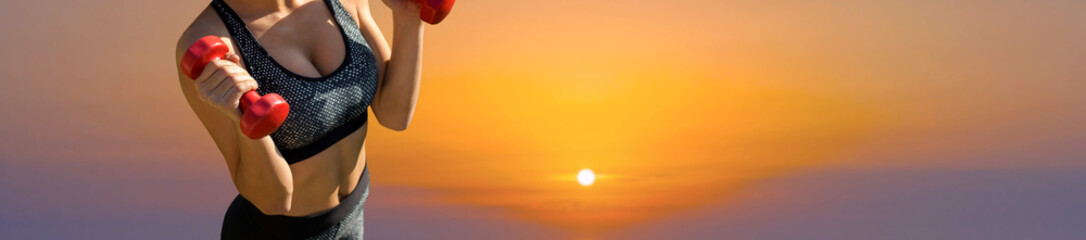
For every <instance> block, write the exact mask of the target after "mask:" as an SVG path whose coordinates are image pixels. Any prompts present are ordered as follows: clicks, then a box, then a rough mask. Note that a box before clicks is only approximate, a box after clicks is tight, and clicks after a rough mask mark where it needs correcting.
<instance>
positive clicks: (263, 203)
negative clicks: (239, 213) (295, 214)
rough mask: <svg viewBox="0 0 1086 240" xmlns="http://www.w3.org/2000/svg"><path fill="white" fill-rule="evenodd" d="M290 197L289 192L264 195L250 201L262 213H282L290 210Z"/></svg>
mask: <svg viewBox="0 0 1086 240" xmlns="http://www.w3.org/2000/svg"><path fill="white" fill-rule="evenodd" d="M290 199H291V194H290V193H287V194H285V196H274V197H266V198H263V199H260V200H257V201H252V203H253V205H254V206H256V208H257V209H260V212H262V213H264V215H283V214H287V212H290V203H291V202H290Z"/></svg>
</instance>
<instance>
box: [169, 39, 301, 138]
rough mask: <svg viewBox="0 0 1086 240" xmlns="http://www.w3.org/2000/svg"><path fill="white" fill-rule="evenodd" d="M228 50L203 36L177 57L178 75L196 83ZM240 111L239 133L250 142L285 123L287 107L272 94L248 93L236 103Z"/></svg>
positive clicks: (288, 108)
mask: <svg viewBox="0 0 1086 240" xmlns="http://www.w3.org/2000/svg"><path fill="white" fill-rule="evenodd" d="M229 51H230V48H229V47H227V46H226V43H225V42H223V41H222V40H221V39H219V37H216V36H205V37H203V38H200V40H197V41H196V43H194V44H192V46H191V47H189V49H188V50H187V51H186V52H185V55H184V56H182V57H181V72H182V73H184V74H185V75H187V76H188V77H189V78H191V79H193V80H196V78H198V77H200V74H201V73H203V72H204V68H205V67H207V65H208V64H209V63H211V61H214V60H218V59H222V58H223V57H225V56H226V53H227V52H229ZM238 107H239V108H241V112H243V114H242V115H241V122H240V124H241V126H240V127H241V132H242V133H244V134H245V136H247V137H249V138H251V139H257V138H262V137H265V136H268V134H271V133H272V132H275V130H276V129H279V126H281V125H282V124H283V121H285V120H286V119H287V115H288V114H289V113H290V106H289V105H288V104H287V102H286V100H284V99H283V97H282V96H279V94H275V93H268V95H265V96H260V94H257V93H256V91H248V92H245V93H244V94H242V95H241V99H239V100H238Z"/></svg>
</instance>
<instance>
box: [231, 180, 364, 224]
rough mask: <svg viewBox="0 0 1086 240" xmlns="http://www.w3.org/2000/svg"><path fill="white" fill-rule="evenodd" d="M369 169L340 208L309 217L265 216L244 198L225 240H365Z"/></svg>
mask: <svg viewBox="0 0 1086 240" xmlns="http://www.w3.org/2000/svg"><path fill="white" fill-rule="evenodd" d="M369 178H370V174H369V168H365V169H364V170H362V176H361V177H359V178H358V185H357V186H355V189H354V191H352V192H351V194H350V195H347V198H345V199H343V200H342V201H340V203H339V205H337V206H335V207H332V209H329V210H328V211H324V212H320V213H316V214H313V215H309V216H302V217H291V216H284V215H264V213H262V212H260V209H257V208H256V206H254V205H253V203H251V202H249V200H246V199H245V198H244V197H242V196H241V195H240V194H238V196H237V197H235V198H234V201H233V202H232V203H230V208H229V209H227V210H226V216H225V217H224V218H223V223H222V235H221V237H222V239H312V240H333V239H336V240H339V239H362V207H363V206H365V205H366V198H367V197H368V196H369V190H370V188H369V183H370V182H369Z"/></svg>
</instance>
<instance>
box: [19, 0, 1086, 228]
mask: <svg viewBox="0 0 1086 240" xmlns="http://www.w3.org/2000/svg"><path fill="white" fill-rule="evenodd" d="M207 3H208V1H115V0H105V1H66V2H64V3H60V4H58V3H57V2H49V1H23V0H14V1H2V2H0V54H2V55H3V56H4V57H3V58H0V73H3V76H4V79H3V80H0V236H15V237H14V238H13V239H27V238H30V239H34V238H45V239H57V238H90V239H118V238H120V239H146V238H155V239H163V238H165V239H208V238H217V236H218V234H219V230H220V226H221V223H222V215H223V213H224V212H225V210H226V208H227V206H228V205H229V202H230V200H231V199H232V198H233V197H234V195H235V194H236V193H237V192H236V190H235V189H234V187H233V185H232V184H231V182H230V179H229V177H228V176H229V175H228V173H227V171H226V165H225V164H224V162H223V161H222V157H221V155H220V154H219V153H218V151H216V149H215V147H214V144H213V143H212V141H211V139H210V137H209V136H208V135H207V133H206V131H204V129H203V127H202V126H201V125H200V124H199V121H198V120H197V119H196V117H195V115H194V114H193V113H192V111H191V110H190V109H189V107H188V106H187V105H186V102H185V101H184V98H183V96H182V95H181V91H180V88H179V87H178V86H177V79H176V67H175V66H174V64H175V63H174V56H173V50H174V44H175V43H176V40H177V38H178V36H179V35H180V33H181V31H182V30H184V28H185V27H186V26H187V25H188V23H189V22H191V20H192V19H193V18H194V17H195V16H196V14H197V13H198V12H199V11H200V10H201V9H202V8H204V7H205V6H206V5H207ZM370 5H372V6H373V7H374V9H375V18H376V19H377V21H378V23H379V24H380V26H381V28H382V30H383V31H385V33H386V37H391V30H392V28H391V15H390V13H389V11H388V10H387V8H385V7H384V5H383V4H382V3H381V2H380V1H378V0H372V2H371V3H370ZM1084 12H1086V2H1083V1H1072V0H1052V1H1003V0H996V1H980V0H962V1H937V0H919V1H888V0H868V1H851V0H842V1H802V0H768V1H730V0H701V1H696V0H675V1H618V2H615V1H583V0H568V1H566V0H560V1H493V0H490V1H480V0H461V1H458V2H457V3H456V6H455V8H454V9H453V12H452V14H451V15H450V16H449V17H448V18H447V19H446V20H445V21H444V22H443V23H441V24H440V25H436V26H427V28H426V32H425V49H424V50H425V51H424V60H423V80H422V82H423V85H422V89H421V95H420V97H419V105H418V108H417V110H416V112H415V115H414V120H413V122H412V123H411V126H410V128H409V129H408V130H407V131H404V132H393V131H389V130H387V129H383V128H380V127H379V126H376V125H375V124H374V125H371V126H370V135H369V137H368V139H367V154H368V157H369V166H368V167H369V168H370V170H371V174H372V179H373V186H372V190H371V194H370V196H369V200H368V202H367V205H366V212H365V215H366V216H365V220H366V221H365V222H366V225H365V227H366V237H367V238H371V239H584V240H588V239H596V240H610V239H1080V238H1084V237H1086V228H1083V226H1086V205H1083V204H1082V203H1084V202H1086V161H1084V160H1086V124H1083V123H1086V94H1083V91H1084V90H1086V14H1083V13H1084ZM370 122H371V123H376V121H375V120H374V119H372V115H371V121H370ZM584 168H588V169H592V170H593V171H594V172H595V173H597V174H598V175H597V179H596V181H595V182H594V184H592V185H590V186H582V185H580V184H578V183H577V179H576V174H577V171H579V170H581V169H584ZM163 235H165V236H163Z"/></svg>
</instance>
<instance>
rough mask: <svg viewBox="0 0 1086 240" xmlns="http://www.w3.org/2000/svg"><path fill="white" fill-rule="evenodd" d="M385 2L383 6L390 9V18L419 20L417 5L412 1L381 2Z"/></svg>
mask: <svg viewBox="0 0 1086 240" xmlns="http://www.w3.org/2000/svg"><path fill="white" fill-rule="evenodd" d="M381 1H382V2H385V6H388V8H389V9H392V16H393V17H395V18H410V17H414V19H419V4H418V3H417V2H415V1H414V0H381Z"/></svg>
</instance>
